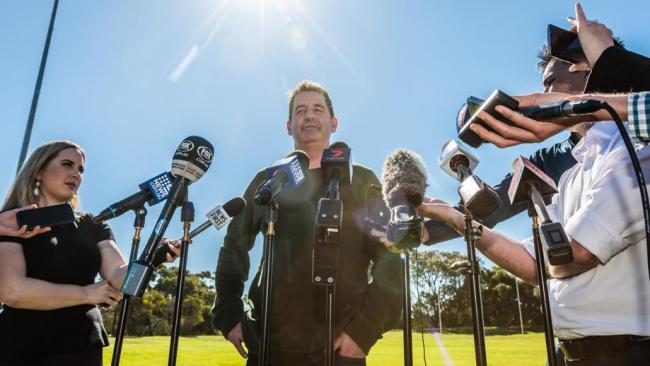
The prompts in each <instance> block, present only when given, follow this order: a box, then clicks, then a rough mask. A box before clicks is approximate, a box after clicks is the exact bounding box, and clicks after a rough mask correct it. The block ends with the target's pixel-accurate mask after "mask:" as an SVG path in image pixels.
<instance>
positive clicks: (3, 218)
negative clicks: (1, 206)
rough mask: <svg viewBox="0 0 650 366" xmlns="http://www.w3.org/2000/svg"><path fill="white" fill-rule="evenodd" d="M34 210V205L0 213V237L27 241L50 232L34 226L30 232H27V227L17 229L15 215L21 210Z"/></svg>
mask: <svg viewBox="0 0 650 366" xmlns="http://www.w3.org/2000/svg"><path fill="white" fill-rule="evenodd" d="M34 208H36V205H29V206H25V207H21V208H16V209H13V210H9V211H5V212H0V235H4V236H14V237H18V238H24V239H28V238H31V237H32V236H36V235H38V234H41V233H45V232H48V231H50V228H49V227H40V226H36V227H35V228H33V229H32V230H30V231H28V230H27V225H23V226H22V227H18V223H17V221H16V213H18V212H20V211H23V210H31V209H34Z"/></svg>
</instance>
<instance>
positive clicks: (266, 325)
mask: <svg viewBox="0 0 650 366" xmlns="http://www.w3.org/2000/svg"><path fill="white" fill-rule="evenodd" d="M277 221H278V203H277V202H276V201H275V199H272V200H271V202H270V203H269V204H268V206H267V209H266V219H265V222H266V233H265V234H264V253H263V267H262V277H263V279H262V278H260V280H262V281H263V283H262V313H261V314H262V335H261V337H260V352H259V362H258V365H259V366H268V355H269V345H268V342H269V330H270V320H271V318H270V315H269V311H270V310H271V299H272V298H271V295H272V294H273V292H272V291H273V262H274V257H273V247H274V246H275V224H276V222H277Z"/></svg>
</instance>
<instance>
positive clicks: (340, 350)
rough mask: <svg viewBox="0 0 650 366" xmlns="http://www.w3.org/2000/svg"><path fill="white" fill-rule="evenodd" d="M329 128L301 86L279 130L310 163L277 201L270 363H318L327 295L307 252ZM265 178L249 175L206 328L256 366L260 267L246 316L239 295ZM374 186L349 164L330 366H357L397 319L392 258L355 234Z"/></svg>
mask: <svg viewBox="0 0 650 366" xmlns="http://www.w3.org/2000/svg"><path fill="white" fill-rule="evenodd" d="M337 126H338V120H337V118H336V117H335V116H334V109H333V107H332V102H331V100H330V98H329V95H328V93H327V91H326V90H325V89H324V88H323V87H322V86H320V85H319V84H317V83H314V82H310V81H304V82H302V83H300V84H299V85H298V86H297V87H296V88H295V89H294V90H293V92H292V93H291V95H290V99H289V119H288V121H287V123H286V128H287V133H288V134H289V135H290V136H292V137H293V139H294V143H295V148H296V149H297V150H302V151H304V152H306V153H307V155H308V156H309V170H308V171H307V172H305V182H304V183H303V184H302V185H300V186H298V187H296V188H294V189H292V190H287V191H284V192H282V193H280V194H279V195H278V197H277V203H278V206H279V212H278V218H277V224H276V226H275V231H276V235H275V244H274V251H275V263H274V273H273V285H272V286H273V292H272V296H271V307H270V311H269V313H270V317H269V319H270V339H269V341H270V342H269V364H270V365H273V366H280V365H319V364H322V363H323V360H324V356H325V345H326V334H327V333H326V323H325V304H326V297H325V295H326V290H325V287H323V286H318V285H314V284H313V283H312V251H313V248H314V221H315V215H316V210H317V205H318V201H319V199H320V198H322V197H324V195H325V191H326V184H325V183H324V182H323V178H322V174H321V169H320V161H321V156H322V153H323V150H324V149H325V148H327V147H328V146H329V143H330V141H329V140H330V136H331V134H332V133H333V132H335V131H336V128H337ZM264 180H265V174H264V172H263V171H260V172H259V173H258V174H257V175H256V176H255V178H253V180H252V181H251V183H250V185H249V186H248V188H247V189H246V192H245V194H244V198H245V199H246V201H247V202H249V204H248V205H247V206H246V208H245V210H244V211H243V212H242V213H241V214H240V215H239V216H237V217H235V218H234V219H233V221H232V222H231V223H230V225H229V227H228V232H227V234H226V237H225V239H224V243H223V246H222V248H221V251H220V253H219V260H218V264H217V273H216V290H217V296H216V299H215V305H214V308H213V315H214V317H213V324H214V326H215V327H216V328H217V329H219V330H221V332H222V334H223V335H224V336H226V338H227V339H228V340H229V341H230V342H231V343H233V345H234V346H235V347H236V348H237V350H238V351H239V352H240V354H241V355H242V356H243V357H246V352H245V351H244V348H243V347H242V344H241V343H242V341H243V342H244V343H245V344H246V347H247V348H248V352H249V354H248V361H247V365H249V366H257V363H258V356H259V339H260V331H261V324H260V323H261V321H260V320H261V287H262V285H261V281H260V277H261V266H260V268H259V269H258V271H257V273H256V275H255V278H254V279H253V282H252V284H251V288H250V291H249V295H248V298H249V300H250V301H251V304H250V305H251V310H250V311H249V313H248V314H245V313H244V303H243V301H242V295H243V289H244V282H245V281H246V279H247V276H248V271H249V268H250V259H249V254H248V252H249V251H250V250H251V249H252V248H253V244H254V241H255V237H256V236H257V234H258V233H260V231H261V230H262V229H263V226H264V216H265V212H266V208H265V207H261V206H259V205H255V204H254V203H253V196H254V193H255V190H256V188H257V187H258V186H259V185H260V184H261V183H262V182H264ZM378 185H379V180H378V179H377V177H376V176H375V174H374V173H373V172H372V171H371V170H369V169H367V168H365V167H362V166H360V165H356V164H353V172H352V182H351V184H350V185H349V186H343V187H342V188H341V200H342V201H343V224H342V229H341V248H340V258H339V270H338V278H337V283H336V297H335V298H336V304H335V309H336V314H335V328H336V329H335V334H336V341H335V348H336V349H337V355H336V363H337V365H364V364H365V357H366V355H367V354H368V352H369V351H370V348H371V347H372V346H373V344H374V343H375V342H376V341H377V340H378V339H379V338H380V337H381V335H382V333H383V332H385V331H386V330H388V329H390V327H391V326H393V325H394V324H395V323H396V320H397V319H398V317H399V314H400V308H401V305H400V294H401V292H400V280H399V273H400V259H399V256H398V255H396V254H393V253H389V252H388V251H387V250H386V248H385V247H384V245H383V244H381V243H380V242H379V241H378V240H377V239H376V238H373V237H370V236H368V235H367V234H366V233H365V231H364V230H363V228H364V223H363V218H365V217H369V216H374V215H372V212H371V211H373V210H374V209H373V208H372V207H379V208H380V209H381V208H384V207H385V206H383V204H382V203H381V197H380V195H379V191H378V190H377V189H376V187H377V186H378ZM378 203H379V204H378ZM369 269H370V277H371V279H369V271H368V270H369Z"/></svg>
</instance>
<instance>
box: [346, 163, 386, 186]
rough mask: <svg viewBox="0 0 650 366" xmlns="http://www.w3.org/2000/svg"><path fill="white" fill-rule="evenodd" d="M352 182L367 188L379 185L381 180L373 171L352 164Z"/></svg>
mask: <svg viewBox="0 0 650 366" xmlns="http://www.w3.org/2000/svg"><path fill="white" fill-rule="evenodd" d="M352 181H353V182H355V183H356V184H361V185H363V186H366V185H368V184H370V185H379V184H380V183H379V178H378V177H377V174H375V172H373V171H372V169H370V168H368V167H366V166H364V165H361V164H356V163H353V164H352Z"/></svg>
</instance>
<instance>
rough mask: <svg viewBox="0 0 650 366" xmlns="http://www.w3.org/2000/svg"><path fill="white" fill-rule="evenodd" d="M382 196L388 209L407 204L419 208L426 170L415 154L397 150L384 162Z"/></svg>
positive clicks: (425, 182) (420, 159)
mask: <svg viewBox="0 0 650 366" xmlns="http://www.w3.org/2000/svg"><path fill="white" fill-rule="evenodd" d="M381 180H382V194H383V197H384V201H385V202H386V205H387V206H388V207H389V208H393V207H396V206H399V205H404V204H407V203H408V204H409V205H411V206H413V207H417V206H420V205H421V204H422V199H423V197H424V192H425V191H426V189H427V170H426V167H425V166H424V163H423V161H422V157H420V155H418V154H417V153H415V152H413V151H410V150H407V149H398V150H395V151H393V152H392V153H391V154H390V155H389V156H388V157H387V158H386V161H385V162H384V169H383V173H382V177H381Z"/></svg>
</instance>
